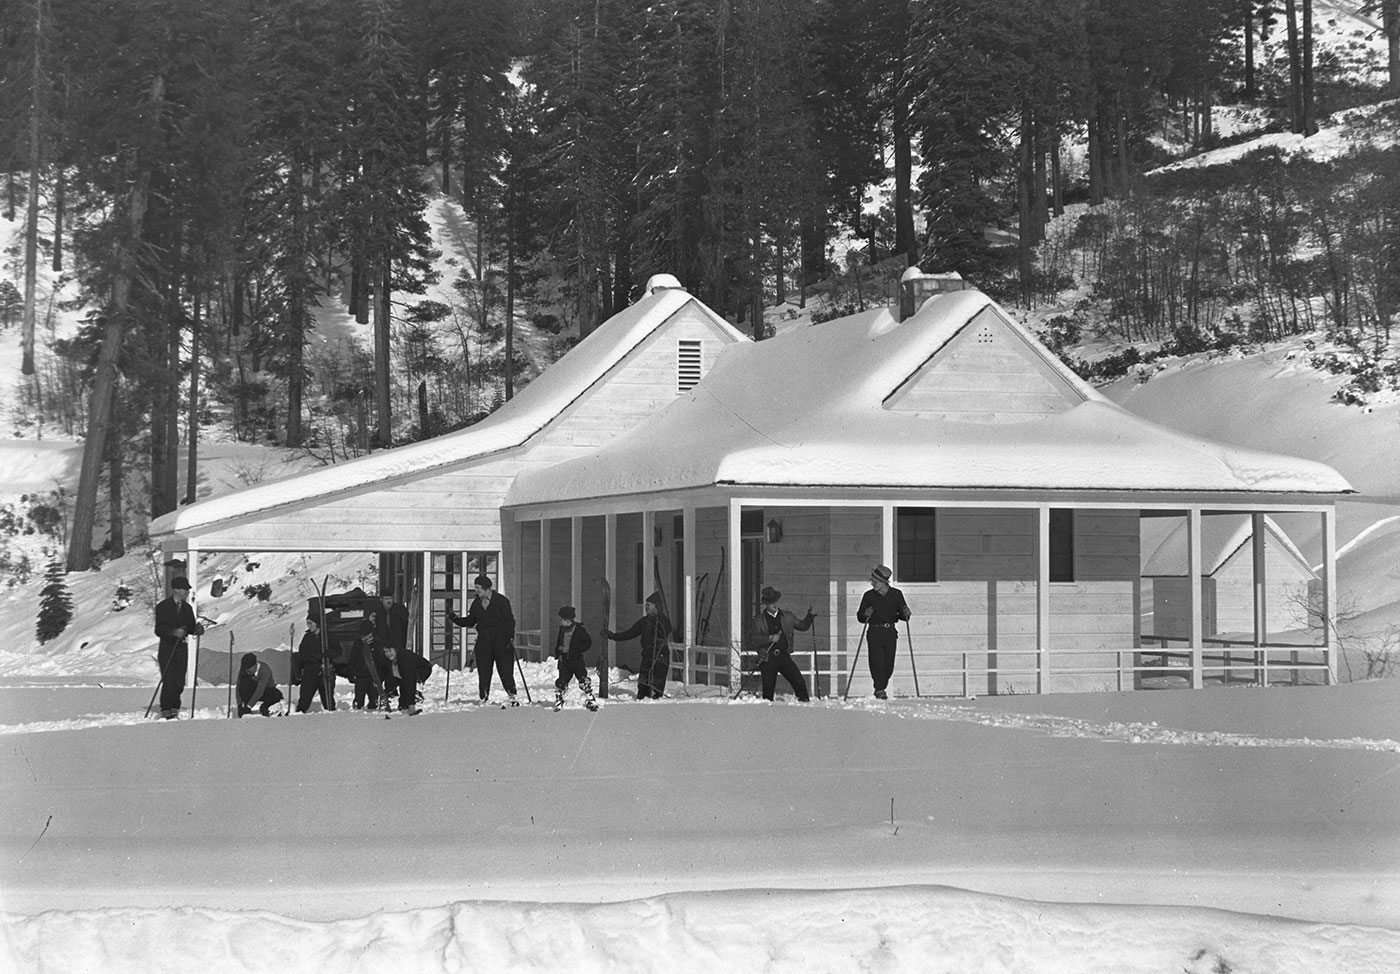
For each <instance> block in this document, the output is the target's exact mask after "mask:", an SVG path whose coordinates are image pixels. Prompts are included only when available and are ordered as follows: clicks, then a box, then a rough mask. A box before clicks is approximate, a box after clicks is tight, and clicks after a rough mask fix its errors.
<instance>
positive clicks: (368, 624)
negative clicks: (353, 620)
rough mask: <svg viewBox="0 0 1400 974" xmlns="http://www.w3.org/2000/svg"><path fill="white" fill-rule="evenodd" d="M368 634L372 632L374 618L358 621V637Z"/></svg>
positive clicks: (368, 617)
mask: <svg viewBox="0 0 1400 974" xmlns="http://www.w3.org/2000/svg"><path fill="white" fill-rule="evenodd" d="M368 632H374V616H365V617H364V618H363V619H361V620H360V628H359V633H360V635H361V636H363V635H364V634H365V633H368Z"/></svg>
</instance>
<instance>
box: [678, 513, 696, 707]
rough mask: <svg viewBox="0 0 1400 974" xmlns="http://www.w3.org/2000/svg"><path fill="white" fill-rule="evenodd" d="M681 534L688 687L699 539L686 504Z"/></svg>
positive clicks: (693, 520) (683, 626) (690, 675)
mask: <svg viewBox="0 0 1400 974" xmlns="http://www.w3.org/2000/svg"><path fill="white" fill-rule="evenodd" d="M681 533H682V534H684V535H685V541H684V545H683V547H684V551H685V554H684V556H683V558H682V561H684V563H685V564H684V569H685V594H684V596H683V597H682V600H681V602H682V605H683V607H684V608H683V611H684V612H685V622H684V624H683V625H682V626H681V631H682V633H684V636H685V649H684V652H685V666H684V667H683V669H682V672H683V673H684V674H685V676H684V679H685V682H686V685H687V686H689V685H690V684H691V683H694V682H695V681H694V680H693V679H692V677H693V676H694V673H693V666H694V660H695V653H694V651H693V649H692V647H693V646H694V645H695V555H696V551H695V549H696V548H697V547H699V539H697V538H696V537H695V506H694V505H693V504H687V505H686V506H685V507H683V508H681Z"/></svg>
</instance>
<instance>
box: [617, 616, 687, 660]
mask: <svg viewBox="0 0 1400 974" xmlns="http://www.w3.org/2000/svg"><path fill="white" fill-rule="evenodd" d="M603 635H604V637H606V638H608V639H612V640H616V641H617V642H622V641H624V640H627V639H634V638H636V637H638V636H640V637H641V644H642V651H643V652H644V653H647V654H649V655H650V654H655V653H657V652H658V651H660V652H667V653H669V652H670V648H669V646H668V645H667V642H666V639H667V637H668V636H670V635H671V620H670V619H667V618H666V614H665V613H664V612H661V611H658V612H657V613H656V615H654V616H648V615H644V616H642V617H641V618H640V619H638V620H637V621H636V622H634V623H632V625H630V626H628V627H627V628H626V629H624V630H622V631H621V632H613V631H612V630H611V629H604V630H603ZM668 658H669V657H668Z"/></svg>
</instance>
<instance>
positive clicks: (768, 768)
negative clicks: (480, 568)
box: [0, 664, 1400, 974]
mask: <svg viewBox="0 0 1400 974" xmlns="http://www.w3.org/2000/svg"><path fill="white" fill-rule="evenodd" d="M546 673H547V669H546V667H545V666H544V665H542V664H539V665H535V666H532V667H530V668H529V669H528V670H527V675H528V677H529V679H530V682H531V685H532V687H533V688H534V690H535V693H536V696H537V697H538V696H540V695H541V694H542V691H543V684H544V683H545V682H546V679H547V676H546ZM621 675H622V674H619V676H621ZM453 682H454V686H453V688H452V693H451V699H450V700H445V699H444V697H445V696H446V694H445V692H444V691H445V687H444V677H443V676H442V674H438V675H437V676H435V677H434V680H433V682H432V683H431V684H430V685H429V687H428V701H427V703H428V712H427V713H425V714H423V715H422V716H419V717H414V718H400V717H395V718H394V719H392V720H389V721H385V720H383V719H382V718H381V717H379V716H378V715H368V714H364V713H355V712H349V711H346V712H337V713H335V714H311V715H306V716H293V717H291V718H288V719H261V718H245V719H243V720H241V721H232V720H227V719H224V709H223V707H224V703H225V698H224V695H223V693H224V691H223V690H222V688H214V689H212V690H211V689H208V688H206V689H204V690H203V691H202V693H201V694H200V704H201V706H200V707H199V710H198V716H197V719H195V720H184V721H181V722H180V723H178V724H168V723H158V722H154V721H151V722H144V721H141V720H140V719H139V712H140V710H141V709H142V708H143V707H144V703H145V701H146V699H148V698H149V688H147V687H125V688H108V689H100V690H99V689H96V688H78V687H68V688H56V687H23V688H10V689H4V690H0V721H3V722H4V726H3V727H0V732H3V733H0V778H3V780H4V781H6V782H7V785H8V787H7V788H6V789H5V792H4V794H3V796H0V863H2V864H3V865H0V890H2V891H3V892H0V907H3V910H4V911H5V917H4V926H3V929H4V932H5V942H6V945H7V948H8V951H9V960H10V963H11V964H12V965H13V969H15V970H25V971H28V970H43V971H101V970H116V969H123V970H124V969H131V970H142V971H149V970H170V971H176V970H180V971H188V970H192V969H203V970H206V971H223V970H240V971H241V970H259V969H265V968H267V967H270V966H272V965H273V963H274V961H275V963H276V966H277V967H278V968H279V969H290V970H306V971H313V970H365V971H376V970H481V971H491V970H502V969H507V968H509V969H512V970H565V969H568V970H574V969H578V970H651V969H656V968H657V967H660V966H662V965H663V964H664V965H665V966H668V967H671V968H673V969H676V970H681V971H689V970H706V971H709V970H714V971H720V970H773V971H785V970H798V969H803V970H935V971H938V970H947V971H965V970H981V971H1021V970H1034V971H1061V970H1063V971H1080V970H1113V971H1177V970H1187V971H1203V972H1204V971H1222V970H1231V971H1261V972H1265V971H1267V972H1285V971H1323V970H1329V971H1358V972H1366V971H1375V972H1378V974H1379V972H1384V971H1394V970H1397V969H1400V921H1397V920H1396V917H1400V774H1398V773H1397V772H1398V771H1400V721H1397V717H1396V715H1397V714H1398V713H1400V706H1397V705H1400V682H1396V681H1381V682H1376V683H1366V684H1353V685H1347V686H1340V687H1331V688H1321V687H1313V688H1297V689H1286V688H1276V689H1272V690H1259V689H1222V690H1212V691H1199V692H1194V693H1193V692H1185V691H1164V692H1155V693H1154V692H1145V693H1138V694H1126V695H1125V694H1085V695H1060V696H1055V697H1048V698H1046V697H1042V698H1034V697H1002V698H997V699H987V700H977V701H951V700H938V701H928V700H910V699H904V700H897V701H893V702H891V703H889V704H885V705H879V704H875V703H873V702H872V701H868V700H861V701H856V700H854V699H853V700H851V701H849V702H846V703H842V702H840V701H823V702H818V703H816V704H813V705H810V706H800V705H796V704H792V703H784V702H779V703H777V704H775V705H771V706H770V705H766V704H762V703H759V702H756V701H753V700H751V699H749V698H741V699H740V700H739V701H734V702H731V701H729V699H728V698H727V696H724V695H721V694H717V693H715V692H714V691H711V692H710V695H708V696H701V695H699V691H698V690H695V691H691V692H692V693H694V694H695V695H693V696H687V695H686V693H687V690H686V688H682V687H676V686H673V687H672V688H671V689H672V694H673V697H672V699H671V700H669V701H666V702H662V703H649V704H643V703H638V702H636V701H635V700H634V699H633V698H632V695H631V692H630V687H629V686H628V685H627V684H625V683H624V684H623V685H622V686H620V687H619V688H618V690H617V692H616V693H615V694H614V696H613V697H612V698H611V700H610V702H608V703H607V704H605V706H604V708H603V709H602V711H600V712H599V713H598V714H596V715H592V714H588V713H587V712H586V711H583V710H582V709H578V708H577V701H571V703H572V704H573V707H572V708H571V709H569V710H566V711H565V712H563V713H559V714H555V713H551V712H550V711H549V710H548V709H545V708H542V707H539V706H535V707H525V708H521V709H520V710H517V711H507V710H501V709H498V708H495V707H488V708H482V707H477V706H471V705H469V704H468V703H467V702H466V701H465V700H464V699H463V698H462V696H461V695H459V690H462V689H467V688H465V687H463V686H462V681H461V679H460V678H458V679H454V681H453ZM186 700H187V703H188V695H187V697H186ZM133 715H134V716H133ZM133 755H139V756H140V757H139V759H137V760H133ZM1124 904H1131V905H1124ZM3 960H4V957H3V956H0V962H3Z"/></svg>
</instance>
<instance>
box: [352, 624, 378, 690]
mask: <svg viewBox="0 0 1400 974" xmlns="http://www.w3.org/2000/svg"><path fill="white" fill-rule="evenodd" d="M377 652H378V649H377V648H376V646H375V640H374V639H373V637H372V635H370V636H357V637H356V638H355V642H354V643H352V644H351V646H350V679H352V680H354V681H355V682H356V683H358V682H359V681H361V680H369V681H370V682H371V683H373V684H374V685H375V686H379V685H380V680H379V667H378V666H377V665H375V659H374V657H375V654H376V653H377Z"/></svg>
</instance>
